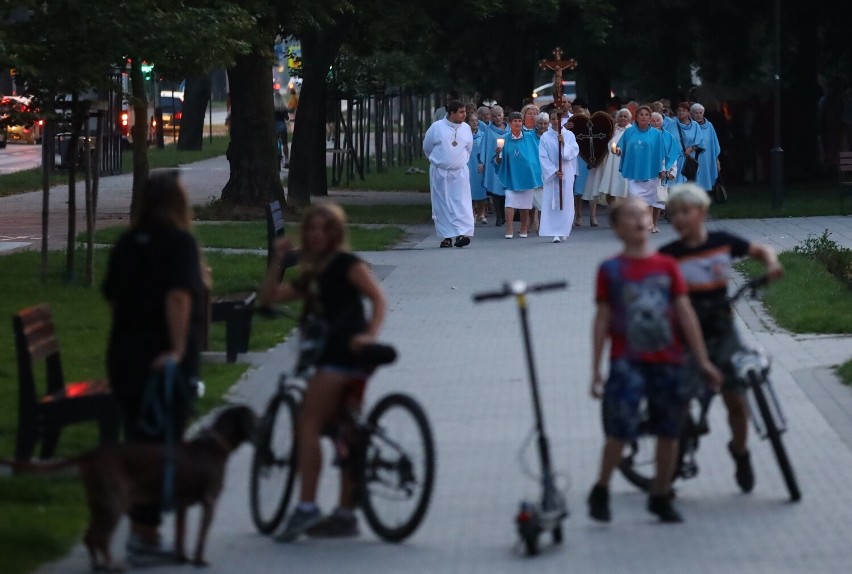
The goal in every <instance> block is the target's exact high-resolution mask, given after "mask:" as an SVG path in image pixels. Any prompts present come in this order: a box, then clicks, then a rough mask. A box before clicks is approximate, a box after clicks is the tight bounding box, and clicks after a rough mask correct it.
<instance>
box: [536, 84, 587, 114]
mask: <svg viewBox="0 0 852 574" xmlns="http://www.w3.org/2000/svg"><path fill="white" fill-rule="evenodd" d="M562 95H564V96H567V97H568V99H569V100H570V101H572V102H573V101H574V99H575V98H576V97H577V82H575V81H573V80H562ZM532 99H533V103H534V104H535V105H536V106H538V107H539V108H540V107H542V106H546V105H548V104H552V103H553V82H551V83H549V84H544V85H543V86H539V87H537V88H536V89H534V90H533V92H532Z"/></svg>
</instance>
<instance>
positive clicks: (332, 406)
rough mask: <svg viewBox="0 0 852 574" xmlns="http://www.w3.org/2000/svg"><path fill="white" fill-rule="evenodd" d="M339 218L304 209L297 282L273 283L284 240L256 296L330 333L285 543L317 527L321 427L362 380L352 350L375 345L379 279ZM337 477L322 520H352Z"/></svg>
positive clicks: (303, 420)
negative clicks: (334, 496)
mask: <svg viewBox="0 0 852 574" xmlns="http://www.w3.org/2000/svg"><path fill="white" fill-rule="evenodd" d="M345 217H346V216H345V214H344V212H343V209H341V208H340V206H339V205H337V204H335V203H331V202H327V203H326V202H323V203H318V204H315V205H313V206H311V207H310V208H309V209H308V210H307V212H306V213H305V216H304V218H303V220H302V230H301V243H302V257H301V261H300V275H299V278H298V279H297V280H296V281H294V282H292V283H291V282H288V281H286V280H285V281H282V282H280V281H279V278H280V277H281V265H280V262H282V261H283V260H284V256H285V255H286V253H287V251H288V250H289V249H290V248H291V246H290V244H289V241H288V240H286V239H282V240H281V241H279V243H278V244H277V245H276V256H277V258H276V260H275V261H274V262H273V263H272V264H271V265H270V269H269V273H268V274H267V277H266V281H265V282H264V285H263V288H262V289H261V294H260V300H261V304H262V305H264V306H268V305H271V304H274V303H278V302H285V301H292V300H295V299H303V300H304V313H303V316H302V321H303V325H304V324H305V322H307V321H309V320H316V319H319V320H320V321H323V322H324V323H325V324H326V325H327V326H328V330H329V332H328V336H327V339H326V342H325V346H324V348H323V351H322V353H321V354H320V357H319V359H318V360H317V364H316V366H317V370H316V373H315V374H314V376H313V377H312V378H311V380H310V381H308V387H307V390H306V392H305V399H304V402H303V403H302V407H301V410H300V412H299V420H298V429H297V437H298V438H297V440H298V446H297V448H298V449H299V473H300V475H301V494H300V499H299V500H300V503H299V506H298V507H297V508H296V511H295V512H294V515H293V516H291V518H290V521H289V523H288V526H287V528H285V531H284V533H283V534H284V535H285V537H286V538H287V539H293V538H295V536H298V535H299V534H301V533H302V532H305V531H307V530H308V529H310V528H311V527H313V526H316V525H317V524H318V523H319V522H320V520H321V518H322V516H321V514H320V512H319V509H318V508H317V506H316V504H315V500H316V491H317V484H318V482H319V475H320V471H321V469H322V451H321V448H320V436H321V433H322V429H323V427H324V426H325V425H326V424H327V423H328V422H329V421H331V419H333V418H334V417H335V416H336V414H337V412H338V411H339V409H340V407H341V405H342V404H343V401H344V400H345V398H346V395H347V393H348V392H349V388H350V385H351V384H352V383H353V382H355V381H358V380H361V379H364V378H365V376H366V374H365V373H363V372H362V371H361V370H360V369H359V367H358V361H357V352H358V349H359V347H361V346H362V345H364V344H368V343H371V342H373V341H375V338H376V336H377V335H378V333H379V329H380V328H381V325H382V322H383V320H384V316H385V309H386V302H385V297H384V293H383V292H382V289H381V287H380V286H379V283H378V281H377V280H376V278H375V277H374V276H373V273H372V271H370V268H369V267H368V266H367V264H366V263H365V262H364V261H362V260H361V259H360V258H359V257H357V256H356V255H354V254H352V253H350V252H349V251H348V246H347V242H346V218H345ZM363 297H366V298H367V299H369V300H370V303H371V305H370V307H371V309H372V312H371V315H370V317H367V316H366V313H365V311H364V305H363V303H362V298H363ZM341 476H342V483H341V492H340V507H339V508H338V510H337V511H336V512H335V513H334V514H333V515H332V516H331V517H329V520H332V519H334V517H338V516H341V515H344V516H345V517H346V518H347V519H350V520H351V519H352V515H351V511H352V510H354V508H355V497H354V494H355V493H354V491H353V490H354V489H353V488H352V487H351V485H349V484H347V477H346V474H345V473H343V474H342V475H341ZM355 531H357V528H356V529H355Z"/></svg>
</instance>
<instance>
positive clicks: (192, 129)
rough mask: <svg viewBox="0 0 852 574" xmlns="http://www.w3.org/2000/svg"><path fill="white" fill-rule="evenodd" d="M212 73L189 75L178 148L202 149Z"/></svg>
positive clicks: (184, 96) (184, 95)
mask: <svg viewBox="0 0 852 574" xmlns="http://www.w3.org/2000/svg"><path fill="white" fill-rule="evenodd" d="M210 89H211V88H210V75H209V74H202V75H199V76H189V77H187V78H186V88H185V89H184V94H183V117H182V118H181V120H180V137H179V138H178V143H177V149H179V150H200V149H201V145H202V142H203V141H204V112H205V111H207V104H209V103H210Z"/></svg>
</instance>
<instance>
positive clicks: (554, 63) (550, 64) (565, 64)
mask: <svg viewBox="0 0 852 574" xmlns="http://www.w3.org/2000/svg"><path fill="white" fill-rule="evenodd" d="M553 57H554V59H553V60H542V61H541V62H539V64H538V65H539V67H540V68H541V69H542V70H552V71H553V102H554V103H555V107H556V122H557V125H558V126H559V127H558V128H557V132H556V133H557V134H558V139H559V173H560V174H561V173H562V113H563V112H564V111H565V104H564V102H563V101H562V70H573V69H574V68H576V67H577V60H575V59H574V58H568V59H567V60H563V59H562V48H560V47H559V46H557V47H556V48H554V49H553ZM559 209H562V176H560V177H559Z"/></svg>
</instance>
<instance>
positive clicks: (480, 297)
mask: <svg viewBox="0 0 852 574" xmlns="http://www.w3.org/2000/svg"><path fill="white" fill-rule="evenodd" d="M567 287H568V283H567V282H565V281H558V282H555V283H540V284H538V285H528V284H527V283H525V282H523V281H513V282H512V283H506V284H504V285H503V289H501V290H500V291H491V292H486V293H477V294H475V295H474V296H473V300H474V302H475V303H481V302H483V301H488V300H493V299H504V298H506V297H514V298H515V302H516V304H517V306H518V312H519V314H520V317H521V333H522V335H523V341H524V351H525V354H526V359H527V370H528V372H529V379H530V387H531V388H532V400H533V413H534V414H535V436H536V437H537V439H538V440H537V444H538V453H539V458H540V460H541V479H540V480H541V497H540V498H539V499H537V500H523V501H521V504H520V510H519V511H518V514H517V516H516V517H515V523H516V525H517V527H518V534H519V535H520V537H521V541H522V542H523V544H524V549H525V551H526V554H527V556H533V555H535V554H538V548H539V546H538V539H539V535H540V534H541V533H542V532H550V536H551V538H552V539H553V543H554V544H560V543H561V542H562V521H563V520H564V519H565V518H566V517H567V516H568V506H567V504H566V502H565V497H564V496H563V495H562V493H561V492H559V490H558V489H557V488H556V476H555V474H554V472H553V468H552V465H551V461H550V445H549V442H548V440H547V435H546V434H545V432H544V415H543V413H542V410H541V399H540V396H539V390H538V379H537V377H536V371H535V361H534V360H533V351H532V342H531V340H530V328H529V321H528V319H527V299H526V296H527V294H528V293H538V292H541V291H549V290H555V289H566V288H567Z"/></svg>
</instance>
